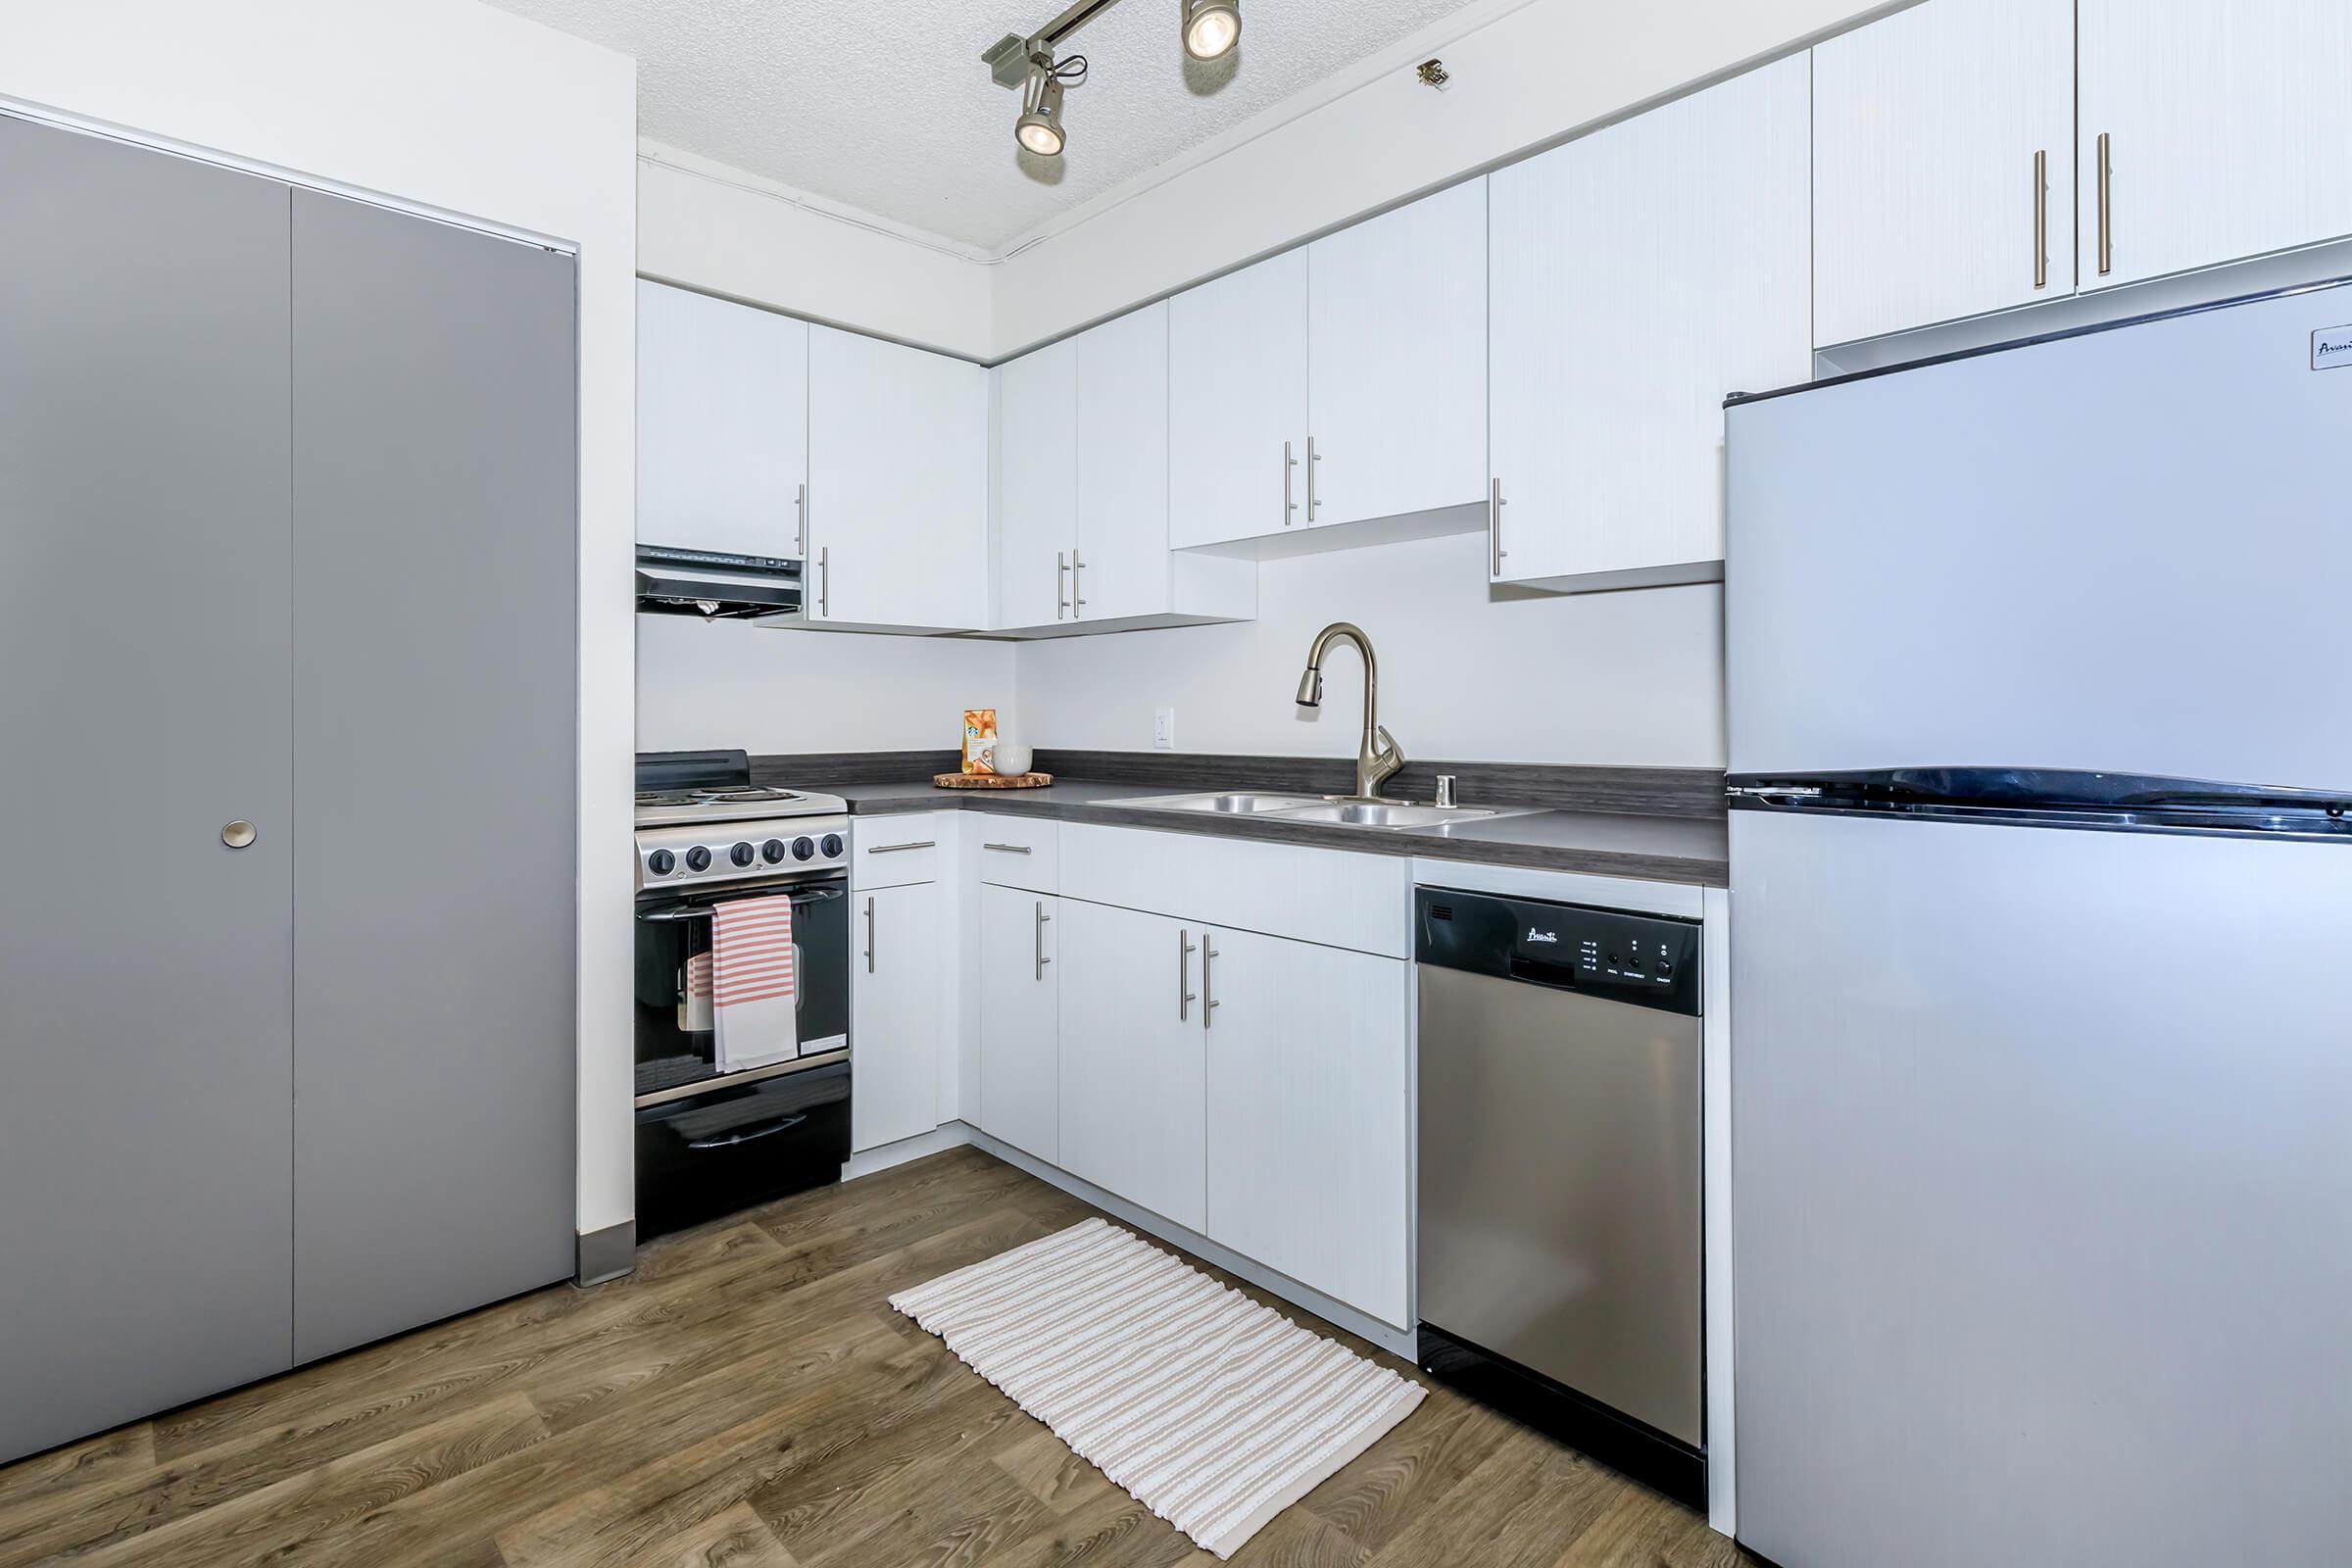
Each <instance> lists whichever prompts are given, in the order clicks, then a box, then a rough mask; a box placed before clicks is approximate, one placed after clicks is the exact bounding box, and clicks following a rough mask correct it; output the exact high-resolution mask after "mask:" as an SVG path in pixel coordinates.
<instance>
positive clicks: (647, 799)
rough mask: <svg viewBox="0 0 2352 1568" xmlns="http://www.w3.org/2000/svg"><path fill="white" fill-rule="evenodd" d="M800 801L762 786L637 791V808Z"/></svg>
mask: <svg viewBox="0 0 2352 1568" xmlns="http://www.w3.org/2000/svg"><path fill="white" fill-rule="evenodd" d="M800 798H801V797H800V795H799V794H798V793H797V792H795V791H792V790H785V789H776V788H773V787H772V786H769V785H764V784H729V785H717V786H713V787H711V788H710V789H693V790H640V791H638V792H637V804H638V805H639V806H714V805H719V804H723V803H726V802H730V801H797V800H799V799H800Z"/></svg>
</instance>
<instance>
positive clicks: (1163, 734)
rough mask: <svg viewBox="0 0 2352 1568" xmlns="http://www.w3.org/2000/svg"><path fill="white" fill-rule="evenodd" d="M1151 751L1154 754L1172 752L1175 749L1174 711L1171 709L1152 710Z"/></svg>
mask: <svg viewBox="0 0 2352 1568" xmlns="http://www.w3.org/2000/svg"><path fill="white" fill-rule="evenodd" d="M1175 749H1176V710H1174V709H1173V708H1154V709H1153V710H1152V750H1153V751H1155V752H1172V751H1174V750H1175Z"/></svg>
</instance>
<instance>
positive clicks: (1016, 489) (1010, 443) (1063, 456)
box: [995, 339, 1078, 626]
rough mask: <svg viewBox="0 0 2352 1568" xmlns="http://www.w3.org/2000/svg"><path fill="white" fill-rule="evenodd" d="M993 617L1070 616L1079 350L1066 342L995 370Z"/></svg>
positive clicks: (1005, 620)
mask: <svg viewBox="0 0 2352 1568" xmlns="http://www.w3.org/2000/svg"><path fill="white" fill-rule="evenodd" d="M996 377H997V436H996V441H997V461H996V465H995V470H996V486H997V546H996V548H997V619H996V621H995V624H996V625H999V626H1043V625H1046V624H1049V623H1050V622H1054V621H1062V622H1067V621H1068V620H1069V618H1070V553H1071V552H1072V551H1073V550H1075V549H1077V547H1078V345H1077V343H1076V342H1074V341H1071V340H1068V339H1065V340H1063V341H1062V342H1059V343H1053V344H1049V345H1047V346H1046V347H1044V348H1042V349H1039V350H1037V351H1036V352H1035V353H1032V354H1024V355H1022V356H1021V357H1020V358H1019V359H1017V360H1010V361H1007V362H1006V363H1005V364H1004V365H1001V366H999V367H997V369H996Z"/></svg>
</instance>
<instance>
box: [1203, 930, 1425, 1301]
mask: <svg viewBox="0 0 2352 1568" xmlns="http://www.w3.org/2000/svg"><path fill="white" fill-rule="evenodd" d="M1204 940H1205V941H1206V943H1207V945H1208V948H1207V951H1208V953H1209V954H1210V955H1213V956H1211V957H1210V958H1209V962H1208V965H1207V969H1206V972H1205V973H1204V974H1203V975H1202V978H1201V988H1202V991H1203V993H1204V1000H1205V1002H1206V1003H1208V1004H1210V1005H1208V1006H1207V1007H1206V1008H1205V1009H1204V1011H1203V1015H1202V1018H1203V1023H1204V1024H1205V1028H1204V1029H1203V1031H1202V1039H1203V1041H1204V1043H1205V1047H1206V1052H1207V1059H1206V1090H1205V1096H1204V1111H1205V1120H1206V1140H1205V1143H1206V1148H1207V1154H1208V1171H1207V1179H1208V1187H1207V1211H1208V1214H1207V1224H1206V1225H1205V1226H1204V1227H1203V1228H1204V1229H1205V1231H1206V1233H1207V1234H1208V1236H1209V1238H1210V1239H1211V1240H1213V1241H1216V1242H1220V1243H1222V1244H1223V1245H1225V1246H1227V1247H1230V1248H1232V1249H1233V1250H1235V1251H1237V1252H1240V1253H1242V1254H1244V1255H1245V1256H1248V1257H1253V1258H1255V1259H1257V1260H1258V1261H1259V1262H1261V1263H1264V1264H1265V1265H1266V1266H1268V1267H1269V1268H1273V1269H1278V1270H1280V1271H1281V1272H1282V1273H1284V1274H1287V1275H1289V1276H1290V1277H1291V1278H1292V1279H1295V1280H1297V1281H1299V1283H1300V1284H1302V1285H1308V1286H1312V1287H1313V1288H1314V1289H1316V1290H1318V1291H1321V1292H1323V1293H1324V1294H1325V1295H1328V1296H1333V1297H1337V1298H1338V1299H1341V1300H1343V1301H1346V1302H1347V1303H1348V1304H1349V1305H1350V1306H1354V1307H1359V1308H1361V1309H1362V1310H1364V1311H1366V1312H1369V1313H1371V1314H1372V1315H1373V1316H1374V1317H1377V1318H1379V1319H1380V1320H1381V1321H1383V1322H1385V1323H1394V1324H1397V1326H1399V1327H1403V1326H1404V1325H1405V1324H1406V1322H1407V1315H1406V1299H1407V1291H1406V1273H1407V1270H1406V1261H1405V1260H1406V1255H1407V1252H1406V1229H1407V1225H1408V1220H1407V1213H1408V1204H1407V1193H1406V1183H1407V1181H1408V1179H1409V1177H1408V1172H1409V1169H1410V1166H1409V1163H1408V1148H1409V1146H1408V1140H1409V1138H1410V1133H1411V1129H1410V1121H1409V1117H1408V1113H1407V1105H1408V1099H1407V1097H1408V1094H1409V1089H1410V1084H1411V1078H1410V1049H1411V1047H1410V1040H1409V1038H1408V1021H1409V1017H1410V996H1411V991H1410V986H1409V984H1408V975H1407V971H1406V966H1405V963H1404V961H1403V960H1401V959H1397V958H1385V957H1380V956H1375V955H1373V954H1368V953H1352V952H1349V951H1348V950H1347V949H1344V948H1326V947H1321V946H1319V945H1317V944H1315V943H1311V942H1291V941H1285V940H1283V939H1282V938H1279V937H1268V936H1259V935H1256V934H1254V933H1252V932H1247V931H1227V930H1223V929H1216V930H1212V931H1210V932H1208V933H1207V935H1206V937H1205V939H1204Z"/></svg>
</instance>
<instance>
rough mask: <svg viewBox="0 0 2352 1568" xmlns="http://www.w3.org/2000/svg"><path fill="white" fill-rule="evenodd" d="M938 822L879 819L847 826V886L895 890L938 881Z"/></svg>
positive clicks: (929, 815)
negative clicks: (848, 875)
mask: <svg viewBox="0 0 2352 1568" xmlns="http://www.w3.org/2000/svg"><path fill="white" fill-rule="evenodd" d="M940 826H941V824H940V820H939V817H938V815H937V814H936V813H934V812H928V811H926V812H924V813H923V814H922V815H920V816H881V817H874V818H871V819H869V820H861V821H857V822H853V823H851V824H850V886H852V887H854V888H895V887H902V886H904V885H906V884H907V883H910V882H936V881H938V880H939V844H940Z"/></svg>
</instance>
